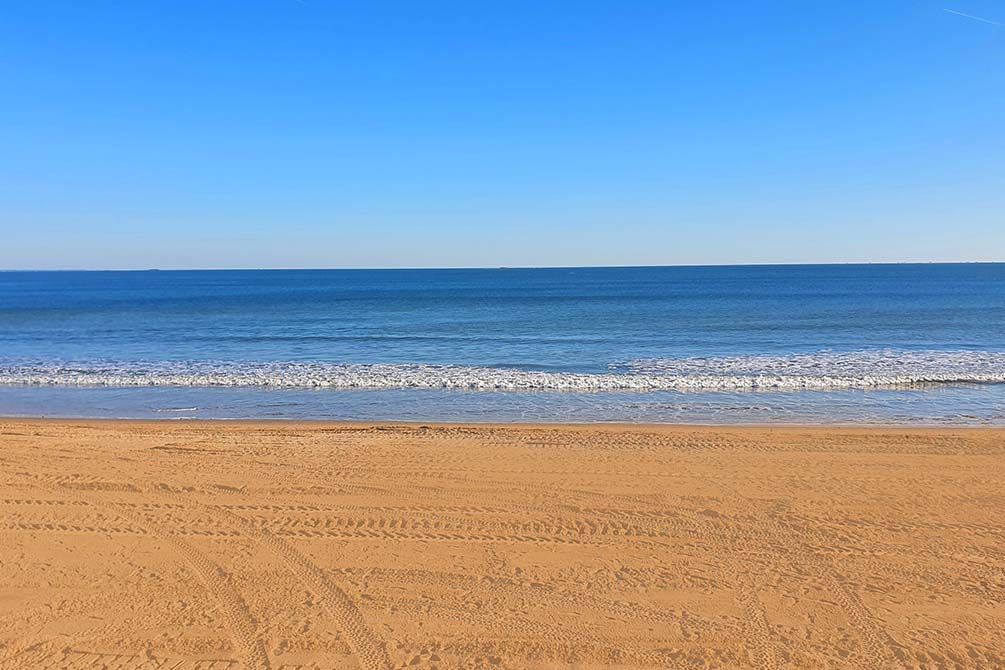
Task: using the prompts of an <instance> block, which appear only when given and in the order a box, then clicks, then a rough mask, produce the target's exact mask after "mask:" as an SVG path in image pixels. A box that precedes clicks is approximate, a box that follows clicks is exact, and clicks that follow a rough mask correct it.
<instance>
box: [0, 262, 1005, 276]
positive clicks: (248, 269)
mask: <svg viewBox="0 0 1005 670" xmlns="http://www.w3.org/2000/svg"><path fill="white" fill-rule="evenodd" d="M1001 264H1005V260H995V261H990V260H971V261H827V262H821V263H807V262H779V263H772V262H764V263H666V264H656V265H653V264H647V263H646V264H634V265H633V264H624V265H457V266H446V265H444V266H435V265H413V266H407V265H404V266H393V267H392V266H366V267H218V268H201V267H193V268H185V267H169V268H157V267H154V268H142V267H140V268H0V272H2V273H10V272H325V271H377V270H576V269H591V270H593V269H604V268H609V269H626V268H713V267H785V266H792V267H799V266H815V265H1001Z"/></svg>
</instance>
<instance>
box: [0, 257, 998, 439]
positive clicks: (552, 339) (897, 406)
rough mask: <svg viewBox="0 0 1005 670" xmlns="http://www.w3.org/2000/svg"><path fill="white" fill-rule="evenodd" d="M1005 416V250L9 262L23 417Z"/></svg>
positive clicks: (13, 410) (7, 316)
mask: <svg viewBox="0 0 1005 670" xmlns="http://www.w3.org/2000/svg"><path fill="white" fill-rule="evenodd" d="M20 414H26V415H50V416H119V417H216V418H239V417H272V418H277V417H278V418H339V419H416V420H429V421H432V420H510V419H522V420H577V421H609V420H628V421H687V422H727V423H728V422H738V423H770V422H799V421H814V422H838V423H901V422H911V423H929V424H941V423H951V424H1005V264H959V265H956V264H929V265H821V266H813V265H805V266H742V267H741V266H734V267H673V268H670V267H654V268H562V269H492V270H318V271H178V272H174V271H171V272H168V271H164V272H157V271H151V272H6V273H0V415H20Z"/></svg>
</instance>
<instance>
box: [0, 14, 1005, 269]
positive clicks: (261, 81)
mask: <svg viewBox="0 0 1005 670" xmlns="http://www.w3.org/2000/svg"><path fill="white" fill-rule="evenodd" d="M946 9H951V10H954V11H955V12H961V13H963V14H969V15H971V16H970V17H968V16H963V15H961V14H958V13H953V12H950V11H946ZM1003 24H1005V3H1002V2H1001V1H1000V0H959V1H958V2H957V1H953V2H950V1H949V0H943V1H942V2H927V1H925V0H917V1H896V0H891V1H883V2H812V3H807V2H805V1H800V2H666V1H664V2H648V3H642V2H603V3H601V2H586V1H582V2H526V3H523V2H498V3H488V2H453V3H444V2H435V1H430V2H394V3H392V2H384V3H381V2H358V3H341V2H334V1H329V0H299V1H298V0H255V1H251V0H233V1H231V0H213V1H212V2H206V1H203V0H200V1H192V2H185V1H181V0H162V1H155V0H149V1H143V2H138V1H132V0H121V1H118V2H108V1H103V0H93V1H92V0H88V1H81V0H69V1H48V0H46V1H40V2H8V3H4V7H3V10H2V18H0V240H2V243H0V267H3V268H131V267H139V268H146V267H163V268H169V267H183V268H188V267H393V266H410V267H411V266H486V265H487V266H494V265H511V266H516V265H622V264H676V263H699V264H703V263H758V262H832V261H833V262H841V261H912V260H914V261H928V260H999V261H1000V260H1005V25H1003Z"/></svg>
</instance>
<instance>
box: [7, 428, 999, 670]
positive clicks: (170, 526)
mask: <svg viewBox="0 0 1005 670" xmlns="http://www.w3.org/2000/svg"><path fill="white" fill-rule="evenodd" d="M1003 456H1005V432H1001V431H993V430H902V429H832V428H785V429H753V428H690V427H654V426H601V427H597V426H537V427H533V426H431V427H425V426H416V425H385V426H376V425H364V424H325V423H265V422H261V423H227V422H218V423H212V422H210V423H198V422H103V421H44V420H15V419H9V420H0V473H2V476H0V482H2V484H0V486H2V491H0V509H2V516H0V521H2V525H0V668H3V669H5V670H6V669H7V668H30V669H41V670H46V669H54V668H89V669H92V668H109V669H121V670H138V669H141V668H143V669H153V668H164V669H167V668H170V669H174V670H183V669H184V670H190V669H195V668H200V669H202V670H210V669H212V670H223V669H231V670H236V669H237V668H274V669H279V668H282V669H286V670H293V669H295V668H296V669H307V668H357V667H359V668H366V669H367V670H371V669H373V670H375V669H377V668H398V667H407V668H414V669H416V670H418V669H424V668H426V669H428V668H468V669H473V668H491V669H503V668H513V669H523V668H568V669H571V668H580V669H587V668H597V669H599V668H650V667H651V668H706V667H716V668H765V669H767V668H902V667H908V668H968V669H969V668H1003V667H1005V526H1003V524H1005V471H1003V467H1002V465H1003Z"/></svg>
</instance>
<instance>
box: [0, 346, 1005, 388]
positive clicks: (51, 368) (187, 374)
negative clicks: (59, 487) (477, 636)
mask: <svg viewBox="0 0 1005 670" xmlns="http://www.w3.org/2000/svg"><path fill="white" fill-rule="evenodd" d="M995 383H1005V352H980V351H901V350H891V349H885V350H877V351H858V352H831V351H823V352H817V353H812V354H792V355H781V356H721V357H707V358H699V357H690V358H650V359H638V360H633V361H628V362H625V363H619V364H613V365H611V366H609V369H608V371H607V372H603V373H573V372H550V371H541V370H526V369H519V368H493V367H477V366H463V365H424V364H347V363H303V362H274V363H247V362H241V363H235V362H213V361H189V362H135V361H131V362H114V361H89V362H72V361H57V362H53V361H48V362H43V361H33V362H31V361H29V362H23V361H22V362H9V361H8V362H3V361H0V384H4V385H36V386H122V387H128V386H193V387H207V386H221V387H273V388H332V389H467V390H499V391H573V392H576V391H578V392H584V391H708V390H723V391H738V390H759V389H767V390H770V389H793V390H797V389H855V388H861V389H866V388H882V387H907V386H925V385H931V384H995Z"/></svg>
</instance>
